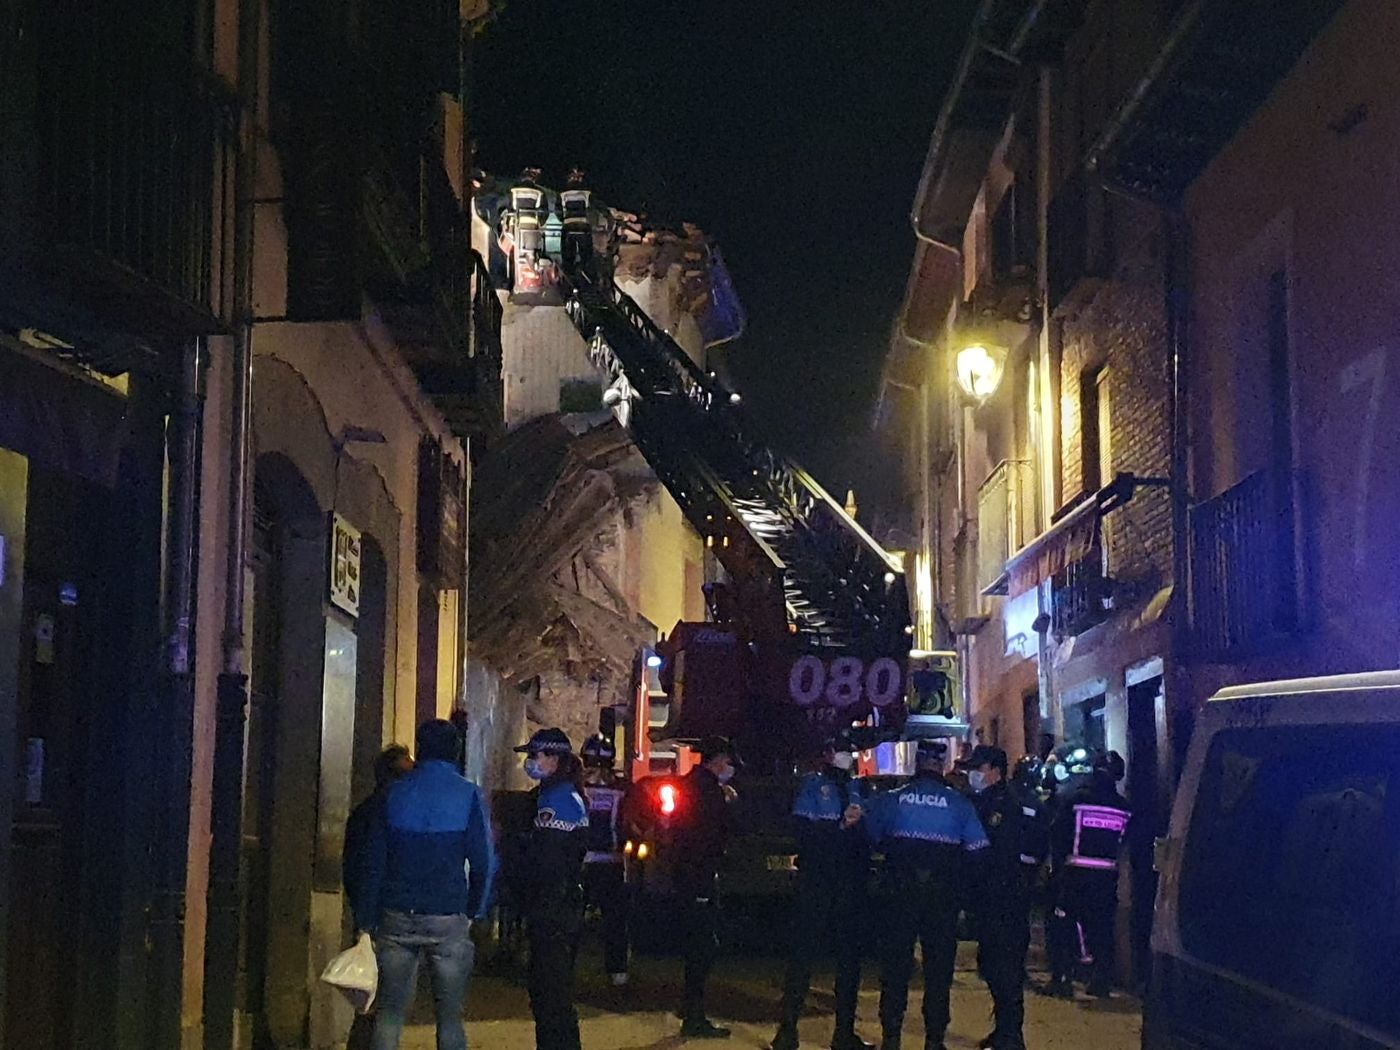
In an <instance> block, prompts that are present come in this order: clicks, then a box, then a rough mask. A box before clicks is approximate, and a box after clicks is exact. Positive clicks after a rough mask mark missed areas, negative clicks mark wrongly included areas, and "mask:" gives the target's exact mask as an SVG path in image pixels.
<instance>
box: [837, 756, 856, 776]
mask: <svg viewBox="0 0 1400 1050" xmlns="http://www.w3.org/2000/svg"><path fill="white" fill-rule="evenodd" d="M831 764H832V765H833V766H835V767H836V768H837V769H839V770H842V771H843V772H845V771H849V770H850V769H851V768H852V767H853V766H855V764H856V756H855V755H853V754H851V753H850V752H849V751H838V752H836V754H834V755H833V756H832V757H831Z"/></svg>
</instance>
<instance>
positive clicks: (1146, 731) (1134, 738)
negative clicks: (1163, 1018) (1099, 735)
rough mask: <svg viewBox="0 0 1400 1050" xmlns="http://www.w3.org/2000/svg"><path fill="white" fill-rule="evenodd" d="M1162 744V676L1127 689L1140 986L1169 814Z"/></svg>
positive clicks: (1144, 973)
mask: <svg viewBox="0 0 1400 1050" xmlns="http://www.w3.org/2000/svg"><path fill="white" fill-rule="evenodd" d="M1166 740H1167V700H1166V692H1165V690H1164V688H1163V680H1162V676H1161V675H1156V676H1154V677H1152V678H1149V679H1147V680H1146V681H1143V682H1139V683H1137V684H1136V685H1130V686H1128V784H1127V788H1128V801H1129V802H1130V803H1131V804H1132V807H1133V822H1132V824H1131V826H1130V830H1129V837H1128V844H1127V850H1128V859H1129V862H1130V863H1131V865H1132V888H1131V892H1132V930H1131V939H1132V962H1133V974H1134V977H1135V979H1136V980H1137V981H1138V983H1139V984H1142V983H1143V982H1145V981H1146V980H1147V978H1148V976H1149V969H1150V966H1151V959H1152V951H1151V938H1152V910H1153V905H1154V903H1155V901H1156V899H1157V873H1156V872H1155V871H1153V864H1152V852H1153V844H1154V843H1155V841H1156V839H1157V838H1158V836H1160V835H1163V834H1165V833H1166V821H1167V817H1168V814H1169V809H1168V804H1167V797H1166V792H1165V790H1164V784H1165V783H1166V778H1164V776H1163V773H1164V770H1163V768H1162V767H1163V764H1164V761H1165V762H1167V763H1168V764H1169V762H1170V760H1169V759H1166V758H1164V753H1163V747H1164V745H1165V743H1166Z"/></svg>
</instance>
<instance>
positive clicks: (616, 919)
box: [583, 861, 632, 973]
mask: <svg viewBox="0 0 1400 1050" xmlns="http://www.w3.org/2000/svg"><path fill="white" fill-rule="evenodd" d="M583 889H584V893H585V895H586V896H587V898H588V903H589V904H590V905H592V906H593V907H595V908H597V909H598V911H599V913H600V914H601V916H602V919H603V962H604V964H605V965H606V968H607V972H608V973H626V972H627V929H628V924H629V922H630V920H631V913H632V898H631V896H630V894H629V891H628V889H627V880H626V879H625V878H624V877H623V870H622V863H621V862H620V861H619V862H618V863H616V864H614V863H611V862H599V863H596V864H585V865H584V866H583Z"/></svg>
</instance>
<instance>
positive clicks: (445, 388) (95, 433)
mask: <svg viewBox="0 0 1400 1050" xmlns="http://www.w3.org/2000/svg"><path fill="white" fill-rule="evenodd" d="M353 7H354V10H353V11H351V10H349V9H348V8H346V9H341V8H336V9H335V10H330V9H326V10H321V9H319V8H318V7H317V5H309V6H305V7H302V8H297V9H296V10H290V9H287V10H283V9H282V8H280V7H278V6H277V5H268V4H262V3H259V2H257V0H244V2H237V0H228V2H220V3H215V4H208V5H205V4H193V3H187V2H183V0H169V2H165V3H161V4H157V5H155V7H154V8H153V9H152V10H151V11H149V12H147V14H149V18H145V17H143V18H142V19H132V18H130V16H129V14H130V13H129V11H128V10H127V6H126V5H121V4H116V3H111V4H105V3H104V4H98V5H96V7H95V8H94V7H92V6H91V5H86V6H83V7H82V9H81V10H80V9H79V6H78V5H60V7H59V8H58V9H52V8H45V9H44V10H43V11H42V12H41V11H40V5H32V4H21V5H18V6H17V7H16V6H14V5H12V11H9V12H7V14H6V16H5V17H6V19H13V20H14V21H13V24H11V22H8V21H7V23H6V25H5V27H4V30H5V31H4V34H3V39H4V43H3V45H0V46H3V48H4V55H3V62H0V69H2V70H3V71H0V78H3V86H4V89H5V93H6V97H7V99H9V98H14V99H15V100H16V101H17V103H18V104H17V105H15V106H9V105H8V104H7V106H6V108H5V111H4V118H3V119H4V120H5V125H4V138H5V141H6V142H7V143H8V144H9V145H8V147H7V150H6V158H5V162H4V168H3V173H2V176H0V177H3V183H2V184H0V185H3V190H4V200H5V202H6V208H5V209H4V211H5V219H4V223H5V228H4V230H3V233H0V244H3V245H4V249H3V251H2V252H0V274H3V276H0V368H3V369H4V373H5V375H4V380H3V382H0V388H3V392H2V393H0V398H3V399H4V404H3V408H0V416H2V417H3V423H0V477H3V488H0V493H2V494H0V507H3V511H2V512H0V514H2V515H3V524H0V606H3V609H4V613H3V620H2V621H0V623H3V626H0V682H3V683H4V685H3V687H0V720H2V721H3V727H2V729H3V732H0V737H2V738H3V742H2V743H0V764H3V766H4V768H6V769H19V770H22V771H23V775H22V776H20V777H17V778H15V779H14V780H13V781H12V783H13V784H14V790H13V791H7V792H6V793H4V796H3V803H0V805H3V812H0V822H3V826H4V827H6V829H7V834H8V835H9V836H10V837H9V838H8V839H7V841H6V844H5V849H4V850H3V851H0V857H3V861H2V862H0V863H3V868H0V908H3V912H4V918H3V921H0V936H3V937H4V938H5V944H4V947H3V950H0V960H5V961H7V960H15V961H16V964H15V965H14V966H5V963H4V962H3V961H0V967H5V968H4V969H0V992H3V1001H4V1004H5V1005H4V1008H3V1010H0V1024H3V1025H4V1028H3V1031H0V1041H4V1042H5V1043H6V1045H16V1046H18V1045H24V1046H33V1047H38V1048H48V1047H70V1046H71V1047H79V1046H89V1045H90V1046H102V1047H132V1048H137V1047H140V1048H149V1047H176V1046H209V1047H230V1046H233V1045H241V1046H249V1045H258V1046H268V1047H272V1046H276V1047H298V1048H301V1047H310V1046H316V1047H330V1046H335V1045H337V1044H338V1043H340V1042H342V1041H343V1039H344V1036H345V1031H346V1029H347V1028H348V1024H349V1020H350V1018H349V1015H348V1013H347V1012H346V1010H345V1007H344V1005H343V1004H342V1003H340V1002H339V1001H338V999H337V997H336V996H334V995H333V994H331V993H330V991H329V990H328V989H324V988H322V987H321V986H319V985H318V984H317V982H315V981H312V980H309V979H308V974H314V973H319V971H320V969H321V967H322V966H324V964H325V962H326V961H327V960H328V959H329V958H330V956H331V955H333V954H334V953H335V952H336V951H338V950H339V949H340V948H341V947H342V946H343V943H344V937H345V934H346V927H345V924H346V919H345V915H344V912H345V909H344V902H343V898H342V894H341V888H340V851H341V836H342V833H343V827H344V822H345V818H346V816H347V815H348V812H349V809H350V807H351V806H352V805H353V803H354V802H356V801H358V800H359V799H360V798H362V797H364V795H365V794H367V793H368V791H369V789H370V787H371V785H372V766H373V759H374V757H375V755H376V754H377V752H378V751H379V749H380V748H381V747H382V746H383V745H384V744H385V743H387V742H389V741H393V740H398V741H403V742H411V740H412V733H413V727H414V726H415V725H416V724H417V722H418V721H420V720H421V719H422V718H424V717H432V716H445V715H447V714H449V713H451V712H453V711H454V710H456V709H458V708H460V707H461V706H462V694H463V690H464V688H465V667H464V654H465V635H466V604H467V603H466V593H465V592H466V551H467V525H468V521H467V508H468V503H469V499H468V496H469V485H470V479H471V459H472V457H473V455H474V454H479V453H480V451H481V449H482V448H484V447H485V446H486V445H488V444H489V443H490V442H491V440H492V439H493V438H494V437H495V436H496V435H498V434H499V433H500V431H501V424H502V413H503V408H502V403H501V387H500V377H499V373H500V359H501V355H500V316H501V304H500V300H499V298H498V296H497V294H496V292H495V291H494V289H493V287H492V286H491V284H490V281H489V279H488V278H487V276H486V272H485V267H484V264H483V263H482V262H481V261H480V259H479V257H476V256H474V255H473V253H472V250H471V245H470V240H469V234H468V229H469V224H468V220H467V207H466V205H467V204H468V201H467V199H466V197H464V196H463V194H464V191H465V190H467V188H468V187H469V186H470V180H469V179H468V178H467V172H468V169H469V165H470V161H469V158H468V157H467V152H466V148H465V142H466V139H465V135H466V132H465V118H464V111H465V104H466V101H467V100H466V96H465V92H464V89H463V83H464V75H463V74H464V68H465V67H464V56H465V53H466V51H467V49H468V48H469V45H470V39H471V35H472V32H473V28H474V26H475V25H476V24H477V22H478V21H479V20H480V19H481V18H482V17H484V16H485V15H487V14H489V10H488V9H487V5H486V4H481V5H476V4H460V5H459V4H458V3H456V2H452V3H449V4H444V5H439V6H438V8H437V9H436V10H435V13H434V15H433V17H423V12H421V11H418V12H415V13H414V14H413V16H412V17H409V16H408V14H406V13H405V12H403V11H401V10H399V9H398V8H397V7H396V5H393V4H379V3H374V2H366V3H363V4H357V5H353ZM468 192H469V191H468Z"/></svg>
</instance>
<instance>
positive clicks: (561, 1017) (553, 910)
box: [509, 729, 588, 1050]
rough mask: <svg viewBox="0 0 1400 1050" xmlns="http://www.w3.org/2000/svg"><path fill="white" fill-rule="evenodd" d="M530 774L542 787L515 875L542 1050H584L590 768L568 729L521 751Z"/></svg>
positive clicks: (545, 733)
mask: <svg viewBox="0 0 1400 1050" xmlns="http://www.w3.org/2000/svg"><path fill="white" fill-rule="evenodd" d="M515 750H516V751H519V752H523V753H524V754H525V756H526V757H525V773H526V775H527V776H529V777H530V779H531V780H536V781H539V787H537V788H536V789H535V792H534V795H535V818H534V822H533V825H532V827H531V829H530V833H529V836H528V838H527V839H526V842H525V845H524V849H523V851H522V853H521V855H520V858H519V870H516V871H513V872H511V873H509V874H510V877H511V880H512V882H513V884H514V886H515V888H516V893H517V894H518V898H519V900H520V903H521V907H522V910H523V911H524V913H525V926H526V936H527V938H528V940H529V944H530V966H529V978H528V986H529V992H530V1012H531V1013H532V1014H533V1015H534V1018H535V1046H536V1047H537V1050H579V1031H578V1012H577V1011H576V1010H575V1009H574V963H575V960H576V959H577V957H578V940H579V934H580V932H581V931H582V929H583V887H582V885H581V884H580V877H581V875H582V867H583V855H584V852H585V851H586V850H587V848H588V841H587V838H588V810H587V806H586V804H585V803H584V799H583V765H582V763H581V762H580V761H579V759H578V756H577V755H575V754H574V753H573V746H572V745H571V744H570V743H569V738H568V736H567V735H566V734H565V733H564V731H563V730H562V729H541V730H540V731H539V732H538V733H536V734H535V735H534V736H532V737H531V738H530V742H529V743H527V744H524V745H522V746H521V747H517V748H516V749H515Z"/></svg>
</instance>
